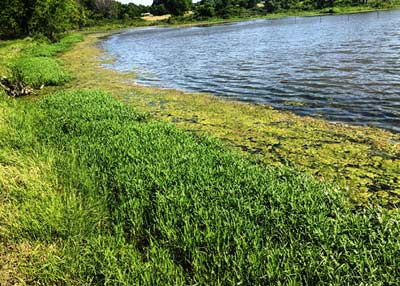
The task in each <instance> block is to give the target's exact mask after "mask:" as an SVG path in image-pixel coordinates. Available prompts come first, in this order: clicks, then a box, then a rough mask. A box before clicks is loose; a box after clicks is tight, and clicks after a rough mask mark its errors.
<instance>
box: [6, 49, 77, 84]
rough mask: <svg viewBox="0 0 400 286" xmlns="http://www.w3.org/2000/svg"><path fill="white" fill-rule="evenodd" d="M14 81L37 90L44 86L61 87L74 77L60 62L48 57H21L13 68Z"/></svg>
mask: <svg viewBox="0 0 400 286" xmlns="http://www.w3.org/2000/svg"><path fill="white" fill-rule="evenodd" d="M11 71H12V75H13V80H15V81H18V82H22V83H24V84H26V85H30V86H32V87H35V88H39V87H41V86H43V85H61V84H63V83H65V82H67V81H69V80H70V79H71V78H72V76H71V74H70V73H68V72H67V71H65V70H64V69H63V68H62V67H61V66H60V64H59V63H58V61H57V60H56V59H53V58H47V57H28V56H25V57H19V58H18V59H16V60H15V61H14V63H13V65H12V67H11Z"/></svg>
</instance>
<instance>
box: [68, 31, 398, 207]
mask: <svg viewBox="0 0 400 286" xmlns="http://www.w3.org/2000/svg"><path fill="white" fill-rule="evenodd" d="M111 34H112V32H107V33H102V34H90V35H87V36H86V39H85V41H84V42H82V43H78V44H77V46H76V47H75V48H74V49H73V50H72V51H70V52H67V53H66V54H64V55H62V56H61V59H62V60H63V61H64V63H65V64H66V67H67V69H69V70H72V72H73V73H74V74H78V71H79V76H78V78H77V80H78V82H79V84H78V85H77V84H76V83H77V80H75V81H73V82H71V83H70V84H67V88H71V87H75V88H82V87H83V88H88V87H90V88H95V89H102V90H106V91H108V92H110V93H111V94H112V95H113V96H114V97H116V98H118V99H119V100H122V101H124V102H125V103H127V104H129V105H132V106H134V107H135V108H137V109H138V110H140V111H143V112H146V113H150V114H151V115H152V117H153V118H154V119H155V120H157V121H163V122H168V123H172V124H174V125H176V126H178V127H180V128H182V129H184V130H187V131H190V132H192V133H194V134H197V135H206V136H211V137H215V138H218V139H219V140H222V141H223V142H224V143H225V144H227V145H228V146H231V147H232V148H234V149H236V150H240V151H242V153H243V154H246V156H250V158H253V159H255V160H257V161H259V162H262V163H263V164H265V165H270V166H278V167H279V166H287V165H289V166H294V167H295V168H296V169H298V170H300V171H303V172H306V173H309V174H311V175H313V176H314V177H316V178H319V179H320V180H322V181H325V182H328V183H335V184H339V185H340V186H341V187H343V188H348V189H349V192H350V195H351V197H352V199H353V201H355V202H357V203H360V204H364V203H366V202H367V201H369V200H370V199H372V200H375V199H376V200H377V201H383V202H385V203H388V204H392V203H394V204H397V202H400V189H399V186H398V184H397V183H396V180H397V179H396V177H397V176H398V170H400V159H399V158H397V157H396V156H398V154H400V134H395V133H392V132H390V131H386V130H381V129H377V128H373V127H363V126H353V125H347V124H343V123H329V122H327V121H325V120H321V119H316V118H312V117H308V116H299V115H295V114H293V113H291V112H289V111H281V110H276V109H273V108H271V107H270V106H268V105H265V106H264V105H254V104H249V103H243V102H237V101H230V100H229V101H227V100H225V99H222V98H219V97H216V96H213V95H210V94H204V93H187V92H183V91H179V90H174V89H162V88H157V87H146V86H141V85H138V84H136V83H132V78H134V74H133V73H122V72H119V71H116V70H112V69H109V68H106V67H103V66H102V62H104V56H105V55H107V54H106V52H105V51H104V50H102V49H101V47H100V46H99V45H98V43H99V42H100V41H101V39H102V38H103V37H104V36H109V35H111ZM378 166H380V167H378Z"/></svg>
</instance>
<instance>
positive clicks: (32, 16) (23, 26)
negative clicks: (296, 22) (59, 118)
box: [0, 0, 400, 39]
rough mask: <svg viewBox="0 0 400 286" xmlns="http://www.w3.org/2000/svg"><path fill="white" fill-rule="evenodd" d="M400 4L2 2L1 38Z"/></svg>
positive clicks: (314, 0)
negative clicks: (161, 20) (147, 19)
mask: <svg viewBox="0 0 400 286" xmlns="http://www.w3.org/2000/svg"><path fill="white" fill-rule="evenodd" d="M399 3H400V0H201V1H200V2H197V3H192V0H154V2H153V4H152V5H151V6H150V7H147V6H143V5H135V4H133V3H130V4H122V3H120V2H118V1H115V0H0V39H9V38H18V37H24V36H31V35H37V34H40V35H44V36H46V37H48V38H50V39H56V37H57V35H59V34H60V33H61V32H64V31H67V30H72V29H77V28H82V27H86V26H92V25H96V24H99V23H103V22H104V21H113V20H122V21H129V20H132V19H138V18H140V16H141V15H142V14H143V13H145V12H151V13H152V14H154V15H163V14H171V15H173V16H175V17H174V18H173V19H177V18H179V17H181V16H183V15H184V14H185V13H186V12H188V11H192V12H193V13H191V16H190V17H188V18H187V19H189V21H190V20H194V21H195V20H203V19H207V18H214V17H220V18H230V17H243V16H255V15H265V14H268V13H274V12H282V11H288V10H294V11H307V10H316V9H327V12H332V11H334V10H333V9H334V8H335V7H348V6H360V5H362V6H370V7H372V8H382V7H391V6H393V5H395V4H399Z"/></svg>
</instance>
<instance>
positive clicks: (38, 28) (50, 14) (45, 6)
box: [29, 0, 82, 39]
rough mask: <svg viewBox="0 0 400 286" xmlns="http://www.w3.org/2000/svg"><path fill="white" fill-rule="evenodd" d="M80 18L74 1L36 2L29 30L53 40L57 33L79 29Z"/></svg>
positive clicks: (48, 0)
mask: <svg viewBox="0 0 400 286" xmlns="http://www.w3.org/2000/svg"><path fill="white" fill-rule="evenodd" d="M81 16H82V15H80V13H79V6H78V3H77V2H76V1H75V0H38V1H37V2H36V5H35V9H34V11H33V13H32V17H31V19H30V20H29V29H30V31H34V32H35V33H39V34H43V35H45V36H47V37H48V38H50V39H55V38H56V35H57V34H58V33H60V32H64V31H66V30H70V29H74V28H77V27H79V23H80V19H81Z"/></svg>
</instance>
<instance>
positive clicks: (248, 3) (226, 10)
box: [150, 0, 399, 19]
mask: <svg viewBox="0 0 400 286" xmlns="http://www.w3.org/2000/svg"><path fill="white" fill-rule="evenodd" d="M395 4H399V0H201V1H200V2H197V3H193V4H192V3H191V1H190V0H154V1H153V5H152V6H151V8H150V11H151V12H152V13H153V14H155V15H163V14H171V15H173V16H182V15H184V14H185V12H187V11H189V10H191V11H192V12H193V17H194V18H195V19H206V18H212V17H221V18H230V17H235V16H249V15H265V14H268V13H274V12H284V11H290V10H292V11H311V10H321V9H327V12H333V11H334V10H333V8H335V7H349V6H369V7H371V8H384V7H392V6H393V5H395Z"/></svg>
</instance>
